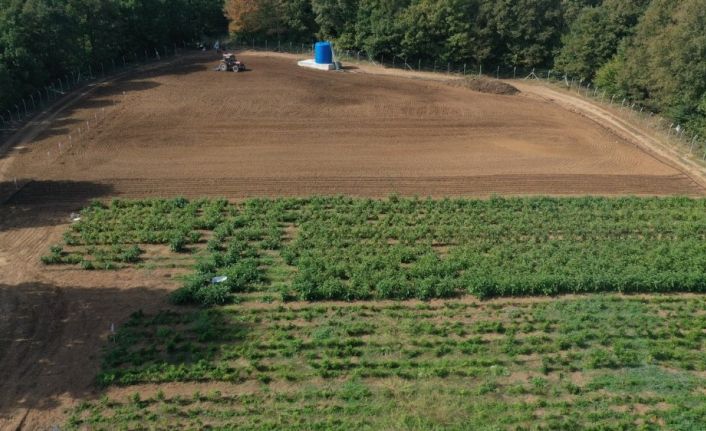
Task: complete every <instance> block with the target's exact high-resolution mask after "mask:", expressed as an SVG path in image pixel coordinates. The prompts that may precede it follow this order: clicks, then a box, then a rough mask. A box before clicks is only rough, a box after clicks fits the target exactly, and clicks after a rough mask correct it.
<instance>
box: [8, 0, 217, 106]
mask: <svg viewBox="0 0 706 431" xmlns="http://www.w3.org/2000/svg"><path fill="white" fill-rule="evenodd" d="M226 26H227V21H226V20H225V18H224V16H223V1H222V0H0V110H1V111H2V112H0V114H4V113H5V110H6V109H8V108H10V109H12V110H13V111H14V108H13V107H14V106H15V104H16V103H18V102H19V99H20V98H22V97H25V96H27V95H29V94H30V93H32V92H33V91H34V90H36V89H37V88H41V87H42V86H43V85H45V84H46V83H48V82H49V81H50V80H53V79H56V78H60V77H64V76H66V75H67V74H70V73H71V72H73V71H75V70H78V69H84V70H85V68H87V67H88V66H89V65H93V66H94V67H95V66H96V65H97V64H100V63H101V62H104V63H106V64H112V61H113V60H117V59H120V58H121V57H122V56H124V55H125V56H128V58H133V56H135V55H137V54H136V53H138V52H139V53H140V54H141V55H140V56H141V57H143V58H144V56H145V54H144V53H145V51H146V50H148V51H147V52H148V53H151V54H152V56H154V55H155V49H159V50H163V49H164V47H165V46H169V47H173V44H174V43H179V44H181V43H182V42H184V41H193V40H196V39H198V38H200V37H202V36H204V35H209V34H212V35H218V34H223V33H225V31H226ZM94 70H95V69H94ZM7 116H8V115H7V114H6V115H5V117H7Z"/></svg>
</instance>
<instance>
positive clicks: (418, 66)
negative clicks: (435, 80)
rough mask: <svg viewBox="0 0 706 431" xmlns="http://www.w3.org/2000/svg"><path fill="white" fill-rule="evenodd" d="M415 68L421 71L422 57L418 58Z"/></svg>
mask: <svg viewBox="0 0 706 431" xmlns="http://www.w3.org/2000/svg"><path fill="white" fill-rule="evenodd" d="M417 70H418V71H420V72H421V70H422V59H421V58H420V59H419V63H418V64H417Z"/></svg>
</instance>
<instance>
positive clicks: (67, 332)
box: [0, 275, 167, 429]
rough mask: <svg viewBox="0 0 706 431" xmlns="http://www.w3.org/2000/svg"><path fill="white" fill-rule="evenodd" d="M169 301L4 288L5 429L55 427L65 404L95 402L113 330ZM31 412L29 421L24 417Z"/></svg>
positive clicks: (1, 369)
mask: <svg viewBox="0 0 706 431" xmlns="http://www.w3.org/2000/svg"><path fill="white" fill-rule="evenodd" d="M105 276H108V277H109V275H105ZM166 297H167V292H166V291H165V290H161V289H155V288H145V287H135V288H128V289H120V288H104V287H103V288H102V287H95V288H94V287H91V288H84V287H59V286H55V285H51V284H46V283H41V282H36V283H35V282H31V283H23V284H17V285H8V284H3V283H0V429H15V428H14V427H13V425H17V421H18V420H24V421H25V422H24V423H21V424H20V426H21V427H23V428H25V429H32V427H33V426H35V425H36V426H40V427H44V428H47V425H46V424H51V423H54V422H53V420H52V419H51V416H52V415H57V414H58V415H59V416H60V415H61V412H51V411H52V410H55V409H57V407H59V406H60V405H61V401H62V400H61V398H64V401H65V400H66V399H67V398H69V399H81V398H86V397H91V396H93V395H94V394H95V393H96V389H95V385H94V379H95V376H96V374H97V372H98V371H99V368H100V358H101V354H102V353H101V352H102V350H103V348H104V347H105V346H106V344H107V343H109V336H110V328H111V324H114V325H115V326H116V327H119V325H120V324H121V323H122V322H124V321H126V320H127V319H128V317H129V316H130V314H131V313H132V312H134V311H136V310H138V309H143V310H145V311H148V310H156V309H158V308H162V307H164V306H166ZM27 411H29V412H31V415H32V417H31V418H30V419H31V420H30V421H29V423H28V422H27V421H26V420H25V419H26V418H25V419H22V416H24V415H26V413H25V412H27ZM18 416H19V418H18ZM36 421H38V422H36ZM42 422H43V424H42ZM44 428H43V429H44ZM35 429H36V428H35Z"/></svg>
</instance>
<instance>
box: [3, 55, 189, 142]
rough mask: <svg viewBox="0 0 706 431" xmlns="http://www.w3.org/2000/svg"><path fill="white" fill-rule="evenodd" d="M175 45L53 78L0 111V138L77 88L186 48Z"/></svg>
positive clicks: (123, 57)
mask: <svg viewBox="0 0 706 431" xmlns="http://www.w3.org/2000/svg"><path fill="white" fill-rule="evenodd" d="M178 45H180V46H178ZM178 45H177V44H172V46H161V47H155V48H151V49H144V50H140V51H135V52H132V53H130V54H125V55H121V56H120V57H118V58H115V59H112V60H110V61H104V62H97V63H92V64H89V65H87V66H85V67H83V68H78V69H75V70H72V71H70V72H68V73H67V74H66V75H64V76H63V77H59V78H56V79H55V80H53V81H51V82H49V83H48V84H47V85H45V86H43V87H41V88H38V89H37V90H35V91H34V92H33V93H32V94H30V95H28V96H25V97H24V98H22V99H19V100H17V101H16V103H14V104H13V105H14V106H12V107H10V108H5V109H4V110H2V112H0V138H4V137H7V136H9V135H12V134H13V133H14V132H16V131H17V130H19V129H20V128H22V126H24V124H26V123H27V121H29V120H31V119H32V118H33V117H34V116H36V115H37V114H38V113H40V112H43V111H44V110H45V109H46V108H47V107H49V106H50V105H52V104H53V103H54V102H56V101H57V100H59V99H61V98H62V97H64V96H66V95H67V94H69V93H71V92H72V91H73V90H76V89H77V88H80V87H82V86H85V85H89V84H90V83H92V82H96V81H99V80H101V79H104V78H106V77H109V76H111V75H116V74H118V73H121V72H124V71H127V70H129V69H131V68H136V67H139V66H142V65H145V64H148V63H150V62H155V61H160V60H162V59H165V58H170V57H174V56H176V55H177V54H178V53H179V51H180V50H181V49H183V48H186V43H183V42H182V43H181V44H178Z"/></svg>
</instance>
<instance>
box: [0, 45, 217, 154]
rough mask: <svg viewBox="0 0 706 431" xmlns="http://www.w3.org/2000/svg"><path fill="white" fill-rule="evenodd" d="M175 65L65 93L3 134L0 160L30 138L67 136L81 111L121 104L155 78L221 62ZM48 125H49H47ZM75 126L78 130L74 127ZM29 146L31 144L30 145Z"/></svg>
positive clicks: (206, 59) (202, 59) (201, 59)
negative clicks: (122, 100) (120, 101)
mask: <svg viewBox="0 0 706 431" xmlns="http://www.w3.org/2000/svg"><path fill="white" fill-rule="evenodd" d="M170 60H171V61H172V62H171V63H167V62H165V63H163V64H160V63H153V64H147V65H143V66H142V67H145V68H146V69H144V70H139V69H138V70H136V69H132V70H124V71H122V72H119V73H117V74H115V75H113V76H108V77H107V79H109V80H111V82H108V83H105V84H104V83H101V82H100V81H97V82H96V81H93V82H89V83H86V84H84V85H82V86H80V87H78V88H76V89H73V90H72V91H69V92H67V93H65V94H64V95H63V96H61V97H60V98H59V99H57V100H55V101H54V102H52V104H51V105H50V106H49V107H48V108H47V109H45V110H44V111H42V112H40V113H38V114H37V115H36V116H35V117H33V118H31V119H30V120H28V121H27V122H26V123H25V124H24V125H23V126H22V127H21V128H19V129H15V130H14V131H13V132H12V133H10V134H7V133H6V134H4V135H3V134H0V158H2V157H6V156H7V155H8V154H9V153H10V152H11V149H12V147H14V146H15V145H17V144H19V143H20V142H22V141H23V140H25V139H24V138H26V137H27V136H30V140H31V141H40V140H43V139H47V138H50V137H53V136H65V135H68V134H70V133H71V132H73V131H74V130H75V128H76V127H80V124H79V123H80V121H78V120H76V119H74V118H73V117H74V115H75V114H76V113H77V112H78V111H83V110H98V109H101V108H107V107H109V106H113V105H115V104H117V103H119V97H121V96H123V95H125V94H129V93H133V92H141V91H148V90H152V89H154V88H157V87H159V86H160V85H161V84H160V83H159V82H157V81H155V80H153V79H152V78H156V77H159V76H168V75H187V74H190V73H194V72H198V71H203V70H204V69H205V66H204V65H205V64H207V63H213V62H215V61H217V59H215V58H213V57H212V56H202V55H197V56H188V57H182V58H177V59H170ZM45 122H48V123H49V124H43V123H45ZM70 126H75V127H73V128H72V127H70ZM28 145H31V143H30V144H28Z"/></svg>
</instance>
